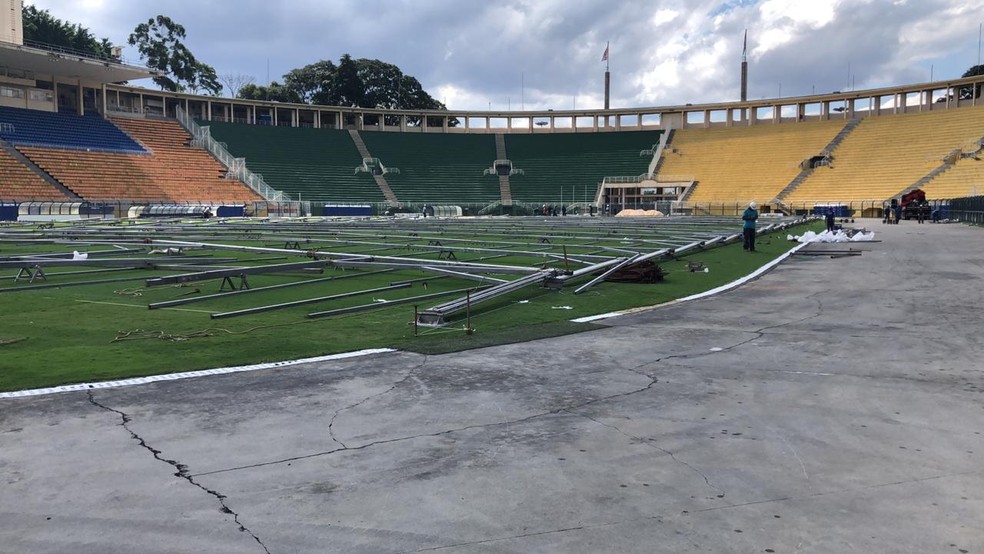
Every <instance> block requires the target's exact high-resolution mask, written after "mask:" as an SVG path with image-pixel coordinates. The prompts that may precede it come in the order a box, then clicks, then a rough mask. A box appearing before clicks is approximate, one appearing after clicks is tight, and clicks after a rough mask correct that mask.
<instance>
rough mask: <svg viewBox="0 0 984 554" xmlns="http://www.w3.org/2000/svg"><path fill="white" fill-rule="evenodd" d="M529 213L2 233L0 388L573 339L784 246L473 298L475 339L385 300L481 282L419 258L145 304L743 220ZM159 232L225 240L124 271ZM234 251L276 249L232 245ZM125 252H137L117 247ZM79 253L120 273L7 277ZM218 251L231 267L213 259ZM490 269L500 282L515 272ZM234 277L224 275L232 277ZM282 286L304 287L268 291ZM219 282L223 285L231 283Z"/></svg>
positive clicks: (675, 237) (649, 242) (680, 233)
mask: <svg viewBox="0 0 984 554" xmlns="http://www.w3.org/2000/svg"><path fill="white" fill-rule="evenodd" d="M523 219H530V221H528V222H516V220H515V219H514V220H506V221H504V222H501V221H495V220H482V221H483V223H467V224H466V223H461V222H447V221H445V222H440V221H437V222H435V221H431V222H421V221H412V222H399V223H395V224H394V223H392V222H382V223H375V222H357V223H346V222H311V223H307V224H302V223H299V222H294V223H291V224H289V225H287V224H282V225H276V224H270V223H265V224H264V223H259V222H240V223H235V224H231V223H209V224H201V223H198V222H188V223H186V224H181V223H178V224H171V225H168V224H162V223H157V224H143V225H129V226H110V225H99V224H88V225H72V226H57V227H55V228H53V229H38V228H36V227H37V226H17V227H8V228H4V229H0V261H3V262H4V263H5V264H6V265H5V266H4V267H2V268H0V310H2V313H3V314H4V316H3V325H2V327H0V391H10V390H19V389H25V388H36V387H43V386H52V385H58V384H67V383H76V382H85V381H97V380H106V379H117V378H123V377H134V376H144V375H153V374H160V373H170V372H177V371H190V370H195V369H204V368H211V367H224V366H232V365H242V364H249V363H257V362H265V361H280V360H288V359H296V358H303V357H309V356H317V355H323V354H330V353H338V352H346V351H352V350H358V349H363V348H380V347H390V348H397V349H404V350H411V351H419V352H426V353H439V352H450V351H456V350H463V349H468V348H475V347H480V346H488V345H494V344H503V343H508V342H517V341H524V340H530V339H535V338H541V337H547V336H555V335H560V334H568V333H575V332H580V331H584V330H589V329H592V328H593V327H594V326H593V325H591V324H577V323H572V322H570V320H571V319H574V318H577V317H583V316H589V315H594V314H598V313H604V312H609V311H613V310H620V309H626V308H631V307H637V306H648V305H653V304H658V303H662V302H666V301H669V300H672V299H675V298H680V297H683V296H687V295H691V294H695V293H698V292H701V291H705V290H709V289H711V288H714V287H717V286H720V285H722V284H725V283H728V282H730V281H733V280H734V279H736V278H739V277H741V276H743V275H746V274H748V273H750V272H751V271H754V270H755V269H756V268H758V267H760V266H761V265H763V264H765V263H767V262H769V261H771V260H772V259H774V258H775V257H776V256H778V255H780V254H782V253H784V252H785V251H787V250H788V249H789V248H791V247H792V245H791V244H790V243H789V242H787V241H786V240H785V236H786V232H784V231H779V232H777V233H775V234H772V235H767V236H763V237H760V238H759V247H758V252H756V253H754V254H749V253H745V252H743V251H742V249H741V247H740V245H739V244H738V243H734V242H733V243H730V244H727V245H724V246H719V247H715V248H708V249H706V250H697V251H694V252H693V253H692V254H689V255H687V256H685V257H681V258H679V259H664V260H662V261H659V264H660V265H661V267H662V268H663V269H664V270H665V271H666V272H667V273H668V274H667V276H666V278H665V280H664V281H663V282H661V283H656V284H634V283H611V282H605V283H601V284H599V285H597V286H595V287H593V288H591V289H589V290H588V291H586V292H584V293H583V294H578V295H575V294H574V288H576V287H577V286H580V285H582V284H584V283H586V282H587V281H588V280H589V279H590V276H589V277H586V278H583V279H580V280H578V281H577V282H576V283H575V284H574V286H567V287H564V288H563V289H561V290H550V289H547V288H543V287H539V286H533V287H528V288H524V289H521V290H518V291H515V292H512V293H509V294H507V295H504V296H501V297H498V298H496V299H494V300H491V301H489V302H487V303H483V304H480V305H478V306H474V307H473V308H472V309H471V310H470V314H469V315H470V324H471V328H472V329H473V332H472V333H470V334H469V333H466V332H465V327H466V321H465V315H464V314H455V315H454V316H452V317H451V318H450V322H449V324H448V325H447V326H444V327H439V328H430V327H420V328H418V335H417V336H415V335H414V325H413V320H414V304H415V303H408V304H402V305H394V306H387V305H386V301H393V300H398V299H401V298H408V297H412V296H418V295H421V294H433V293H437V292H443V291H454V290H461V289H464V288H468V287H476V286H478V283H476V282H475V281H473V280H469V279H463V278H459V277H454V276H445V275H441V274H435V273H434V272H433V271H425V270H422V269H419V268H410V269H398V270H392V269H386V268H376V267H367V268H359V269H351V268H350V269H340V268H335V267H327V268H325V269H324V270H323V272H311V271H304V272H302V271H297V270H294V271H283V272H277V273H263V274H256V275H249V276H248V283H249V286H250V287H251V289H250V291H249V292H247V293H236V294H224V295H222V296H219V297H217V298H213V299H208V300H204V301H196V302H192V303H187V304H182V305H180V306H175V307H172V308H162V309H148V305H149V304H155V303H159V302H164V301H170V300H183V299H195V300H197V297H200V296H205V295H214V294H216V293H219V292H220V280H219V279H212V280H203V281H193V282H187V283H184V284H181V285H176V284H173V285H162V286H146V284H145V283H146V280H147V279H150V278H155V277H162V276H173V275H178V274H189V273H194V272H197V271H202V270H208V269H215V268H221V267H230V266H235V267H258V266H263V265H269V264H283V263H293V262H303V261H311V260H312V257H311V256H312V253H314V252H319V253H324V252H331V253H337V254H338V255H340V256H341V255H344V254H353V253H360V254H366V255H371V256H399V257H413V258H414V259H419V260H424V261H433V262H435V263H436V262H438V261H440V260H444V259H446V258H448V257H453V258H454V260H456V261H458V262H466V261H474V262H475V263H487V264H497V265H508V266H519V267H537V268H539V267H547V268H565V267H569V268H571V269H575V268H578V267H582V266H583V264H579V263H578V262H577V261H575V260H579V261H581V262H589V261H593V262H597V261H599V260H603V259H605V258H608V259H611V258H614V257H618V256H622V257H624V256H627V255H629V254H630V253H632V252H649V251H655V250H659V249H661V248H667V247H679V246H680V245H682V244H687V243H691V242H692V241H694V240H703V239H701V237H703V238H704V239H707V238H710V237H713V236H716V235H718V234H722V233H735V232H737V231H738V227H739V225H738V222H737V220H721V219H713V220H711V219H708V220H701V219H696V218H693V219H690V220H685V221H679V220H676V223H672V222H668V221H667V222H660V223H658V224H653V223H651V222H634V221H626V222H616V221H611V220H609V221H606V222H601V221H598V220H595V219H587V218H584V219H579V218H556V219H557V221H543V220H542V219H541V220H540V221H535V220H534V219H533V218H523ZM806 228H807V227H803V228H799V229H797V230H796V231H795V232H796V233H797V234H798V233H800V232H802V231H803V230H805V229H806ZM809 228H814V229H815V226H812V225H811V226H810V227H809ZM162 240H180V241H187V242H194V243H208V244H216V245H222V248H219V247H195V248H186V249H184V251H183V253H182V256H184V257H185V258H192V257H194V258H196V259H198V261H196V262H193V263H190V265H189V264H185V266H184V267H178V266H177V265H176V264H181V263H183V262H181V261H180V260H179V261H169V262H160V263H155V266H157V269H140V268H138V269H131V268H129V267H136V266H137V265H138V264H136V262H134V264H132V265H129V262H128V261H129V260H131V259H134V260H135V259H138V258H139V259H145V258H147V257H149V256H153V255H151V254H149V253H148V252H149V250H150V249H151V248H159V247H160V245H161V242H160V241H162ZM236 247H248V248H251V249H259V248H266V249H269V250H268V251H262V252H261V251H256V250H250V251H240V250H235V248H236ZM124 248H129V249H132V250H133V252H126V253H124V252H122V249H124ZM114 250H116V251H119V252H114ZM73 251H85V252H87V253H88V256H89V260H90V261H91V260H105V259H113V260H117V261H116V262H113V263H114V264H115V265H116V266H122V267H96V266H88V265H86V266H81V265H70V266H64V267H62V266H59V265H58V264H54V263H52V264H51V266H50V267H48V266H47V265H46V262H41V265H42V267H43V268H44V271H45V272H46V275H47V281H43V280H39V281H36V282H35V283H33V284H31V283H28V282H26V280H25V279H19V280H17V281H15V280H14V278H13V277H14V276H15V275H17V273H18V271H19V270H20V269H19V267H18V263H17V260H21V261H22V260H23V258H20V256H26V255H30V256H34V258H32V263H33V261H36V260H38V259H42V260H43V258H38V256H42V255H45V254H63V253H66V252H67V253H71V252H73ZM449 253H450V254H449ZM565 254H566V256H568V258H569V259H568V260H567V261H565V260H564V255H565ZM208 258H212V260H208ZM222 259H226V260H227V261H225V262H220V263H211V262H212V261H220V260H222ZM332 259H334V257H333V258H332ZM232 260H234V261H232ZM688 261H700V262H702V263H703V264H704V265H705V266H706V267H707V268H708V271H707V272H690V271H688V270H687V262H688ZM47 263H50V262H47ZM79 263H81V262H79ZM93 263H94V262H93ZM107 263H108V262H107ZM21 265H26V264H21ZM161 265H164V266H165V268H163V269H162V268H160V266H161ZM90 272H91V273H90ZM489 273H490V275H491V276H493V277H498V278H503V279H513V278H515V277H516V275H507V274H505V273H501V274H500V273H495V272H489ZM329 277H331V278H332V279H327V278H329ZM417 279H427V280H425V281H416V282H413V283H412V284H411V286H409V287H405V288H389V289H387V290H379V291H376V292H364V291H370V290H374V289H381V288H386V287H390V286H391V284H393V283H398V282H401V281H407V280H417ZM107 281H111V282H107ZM237 282H238V281H237V279H233V284H237ZM290 283H299V284H298V285H297V286H290V287H285V288H274V289H269V290H262V289H263V287H269V286H272V285H284V284H290ZM226 285H228V283H227V284H226ZM425 287H426V288H425ZM225 288H226V290H228V286H226V287H225ZM254 289H261V290H254ZM346 293H353V295H352V296H348V297H344V298H336V299H331V300H322V301H318V302H311V303H307V304H304V305H298V306H293V307H288V308H283V309H277V310H271V311H266V312H263V313H257V314H251V315H242V316H239V317H229V318H222V319H212V318H211V317H210V316H211V315H212V314H216V313H227V312H231V311H235V310H242V309H248V308H256V307H259V306H268V305H273V304H279V303H285V302H297V301H299V300H304V299H312V298H319V297H325V296H337V295H342V294H346ZM460 296H462V294H461V293H458V294H455V295H450V296H446V297H442V298H437V299H430V300H426V301H420V302H419V303H416V304H418V306H419V308H420V309H425V308H428V307H430V306H433V305H435V304H439V303H441V302H444V301H447V300H451V299H454V298H457V297H460ZM364 304H376V305H377V306H378V307H377V308H376V309H373V310H370V311H363V312H358V313H351V314H345V315H338V316H332V317H325V318H309V317H307V315H308V314H309V313H312V312H317V311H321V310H327V309H336V308H345V307H350V306H356V305H364Z"/></svg>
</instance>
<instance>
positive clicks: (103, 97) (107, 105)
mask: <svg viewBox="0 0 984 554" xmlns="http://www.w3.org/2000/svg"><path fill="white" fill-rule="evenodd" d="M100 92H101V93H102V113H103V115H106V109H107V108H108V107H109V102H107V101H106V83H103V84H102V85H101V86H100ZM25 96H27V97H30V96H31V94H30V93H28V94H25ZM118 103H119V102H117V104H118Z"/></svg>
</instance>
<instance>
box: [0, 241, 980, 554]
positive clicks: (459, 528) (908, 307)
mask: <svg viewBox="0 0 984 554" xmlns="http://www.w3.org/2000/svg"><path fill="white" fill-rule="evenodd" d="M866 224H867V225H868V226H869V228H871V229H873V230H874V231H875V232H876V233H877V236H876V238H878V239H880V240H882V242H876V243H868V244H861V245H854V246H855V248H861V249H863V250H864V253H863V255H861V256H855V257H843V258H834V259H832V258H830V257H828V256H824V257H806V256H796V257H793V258H791V259H790V260H788V261H787V262H785V263H784V264H782V265H780V266H779V267H778V268H777V269H775V270H774V271H772V272H771V273H769V274H767V275H765V276H764V277H763V278H761V279H759V280H757V281H754V282H752V283H750V284H748V285H745V286H744V287H741V288H740V289H738V290H735V291H732V292H729V293H725V294H722V295H719V296H716V297H714V298H710V299H705V300H699V301H694V302H690V303H685V304H680V305H676V306H670V307H665V308H660V309H656V310H653V311H648V312H644V313H639V314H635V315H632V316H624V317H620V318H615V319H611V320H607V321H606V322H605V323H606V325H608V327H607V328H605V329H602V330H598V331H592V332H588V333H582V334H579V335H574V336H569V337H561V338H556V339H549V340H541V341H536V342H532V343H525V344H517V345H510V346H503V347H496V348H489V349H483V350H473V351H470V352H464V353H459V354H451V355H442V356H423V355H418V354H410V353H392V354H382V355H377V356H370V357H363V358H355V359H349V360H341V361H335V362H327V363H316V364H309V365H305V366H296V367H290V368H281V369H271V370H266V371H259V372H254V373H241V374H234V375H225V376H217V377H207V378H198V379H189V380H183V381H172V382H164V383H156V384H150V385H144V386H136V387H129V388H119V389H108V390H95V391H90V392H77V393H63V394H57V395H50V396H45V397H35V398H23V399H3V400H0V480H2V481H0V482H2V486H0V551H2V552H73V553H109V552H260V553H262V552H271V553H278V554H279V553H293V552H367V553H369V552H371V553H378V552H431V551H437V552H455V553H469V554H471V553H482V552H516V553H526V552H565V553H566V552H573V553H579V552H583V553H596V552H776V553H789V552H823V553H828V552H866V553H871V552H886V553H888V552H892V553H895V552H913V553H927V552H941V553H948V552H953V553H962V552H977V553H980V552H984V366H982V362H981V354H982V353H984V348H982V347H981V346H980V341H981V337H982V335H981V332H982V331H981V330H982V329H984V325H982V321H984V317H982V311H981V307H982V305H981V304H982V302H981V298H982V289H984V248H982V246H984V231H982V230H981V229H979V228H970V227H966V226H961V225H931V224H925V225H917V224H916V223H913V222H903V224H901V225H898V226H885V225H882V224H880V223H878V222H867V223H866ZM858 225H859V226H860V224H858ZM810 248H811V249H816V248H833V249H842V248H845V247H844V246H843V245H828V246H811V247H810ZM750 255H754V254H750Z"/></svg>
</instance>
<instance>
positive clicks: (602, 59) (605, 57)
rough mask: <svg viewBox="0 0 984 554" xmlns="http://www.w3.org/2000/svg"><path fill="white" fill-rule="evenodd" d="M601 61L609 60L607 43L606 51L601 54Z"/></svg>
mask: <svg viewBox="0 0 984 554" xmlns="http://www.w3.org/2000/svg"><path fill="white" fill-rule="evenodd" d="M601 61H603V62H607V61H608V45H607V44H606V45H605V53H604V54H602V55H601Z"/></svg>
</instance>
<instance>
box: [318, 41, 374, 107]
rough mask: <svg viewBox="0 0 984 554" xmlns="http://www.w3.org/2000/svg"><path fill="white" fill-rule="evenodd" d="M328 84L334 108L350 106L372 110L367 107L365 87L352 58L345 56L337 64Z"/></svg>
mask: <svg viewBox="0 0 984 554" xmlns="http://www.w3.org/2000/svg"><path fill="white" fill-rule="evenodd" d="M329 83H330V89H329V90H330V91H331V93H332V94H331V96H332V97H331V98H329V100H331V104H332V105H335V106H352V107H360V108H373V107H375V106H371V105H367V103H366V102H365V99H366V87H365V83H363V82H362V78H361V77H360V76H359V68H358V66H356V64H355V60H353V59H352V56H349V55H348V54H345V55H344V56H342V59H341V60H339V62H338V69H336V70H335V73H334V74H333V75H332V77H331V80H330V81H329Z"/></svg>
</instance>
